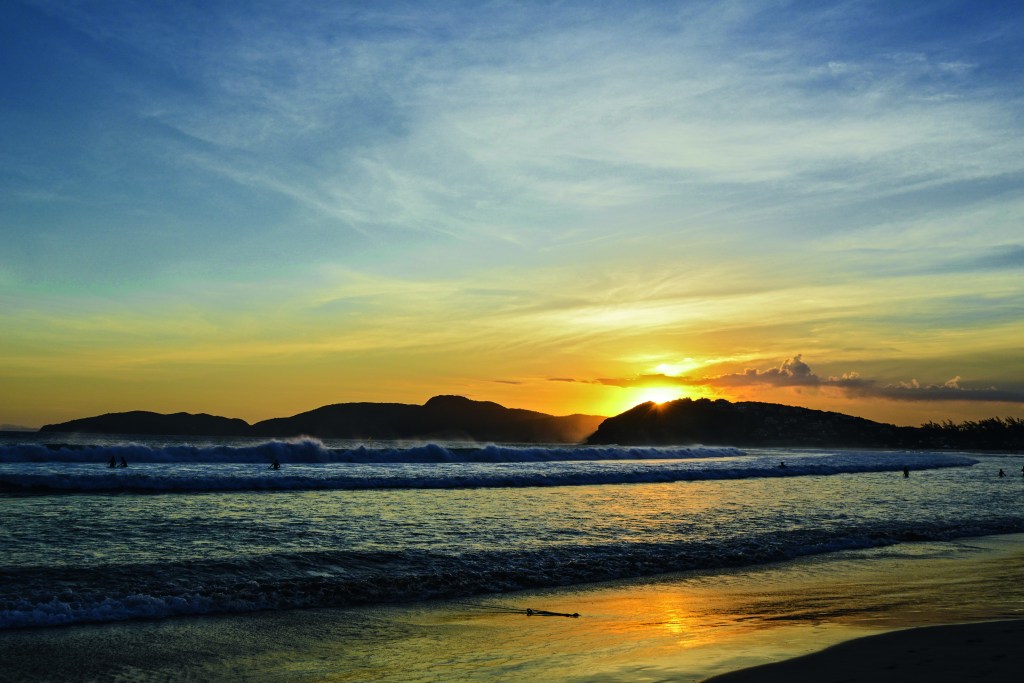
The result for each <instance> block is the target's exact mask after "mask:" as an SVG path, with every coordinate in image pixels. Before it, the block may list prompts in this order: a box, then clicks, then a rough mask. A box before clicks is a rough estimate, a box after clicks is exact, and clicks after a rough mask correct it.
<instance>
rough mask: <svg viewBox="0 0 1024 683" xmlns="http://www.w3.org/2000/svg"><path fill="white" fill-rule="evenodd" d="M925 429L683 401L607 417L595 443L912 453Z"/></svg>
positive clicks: (790, 409) (803, 411) (771, 407)
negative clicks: (840, 448)
mask: <svg viewBox="0 0 1024 683" xmlns="http://www.w3.org/2000/svg"><path fill="white" fill-rule="evenodd" d="M921 436H922V434H921V430H919V429H916V428H913V427H896V426H894V425H890V424H883V423H880V422H873V421H871V420H866V419H864V418H860V417H853V416H851V415H843V414H842V413H832V412H825V411H821V410H811V409H809V408H798V407H794V406H785V405H780V404H777V403H755V402H741V403H730V402H729V401H725V400H722V399H719V400H717V401H711V400H708V399H698V400H696V401H694V400H691V399H688V398H684V399H679V400H677V401H671V402H669V403H663V404H656V403H642V404H640V405H638V406H635V407H634V408H632V409H630V410H627V411H626V412H624V413H622V414H621V415H617V416H615V417H611V418H608V419H607V420H605V421H604V422H602V423H601V426H600V427H598V429H597V431H596V432H595V433H594V434H593V435H592V436H591V437H590V438H589V439H587V443H592V444H608V443H616V444H691V443H701V444H708V445H721V444H728V445H732V446H851V447H861V448H884V447H902V448H914V447H922V446H925V445H927V444H924V443H919V439H920V437H921Z"/></svg>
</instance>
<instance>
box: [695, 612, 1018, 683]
mask: <svg viewBox="0 0 1024 683" xmlns="http://www.w3.org/2000/svg"><path fill="white" fill-rule="evenodd" d="M1021 639H1024V618H1021V619H1013V620H1004V621H988V622H981V623H974V624H948V625H942V626H927V627H918V628H910V629H903V630H897V631H890V632H888V633H882V634H878V635H873V636H865V637H862V638H855V639H853V640H849V641H845V642H842V643H839V644H838V645H833V646H831V647H828V648H826V649H824V650H821V651H820V652H814V653H812V654H809V655H803V656H801V657H795V658H793V659H788V660H784V661H781V662H772V663H770V664H762V665H760V666H755V667H750V668H747V669H740V670H738V671H732V672H729V673H725V674H720V675H717V676H712V677H711V678H707V679H704V682H703V683H757V682H758V681H774V680H777V681H789V682H791V683H812V682H813V683H817V682H818V681H828V680H842V681H844V682H845V683H905V682H906V681H917V680H920V681H928V682H929V683H959V682H960V681H969V680H983V681H993V682H996V683H1002V682H1004V681H1005V682H1007V683H1009V682H1010V681H1019V680H1020V676H1021V671H1020V664H1019V661H1018V658H1017V657H1016V656H1014V654H1013V653H1015V652H1016V650H1017V649H1018V648H1019V647H1020V642H1021Z"/></svg>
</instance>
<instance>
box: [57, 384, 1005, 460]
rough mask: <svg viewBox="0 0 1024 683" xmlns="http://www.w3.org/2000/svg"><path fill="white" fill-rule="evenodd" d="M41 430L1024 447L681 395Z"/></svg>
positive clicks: (974, 432)
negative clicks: (552, 410)
mask: <svg viewBox="0 0 1024 683" xmlns="http://www.w3.org/2000/svg"><path fill="white" fill-rule="evenodd" d="M39 432H42V433H87V434H125V435H165V436H222V437H231V436H250V437H271V438H273V437H297V436H310V437H318V438H343V439H450V440H458V439H466V440H473V441H499V442H508V443H585V444H589V445H605V444H608V445H610V444H618V445H624V446H629V445H647V446H650V445H661V446H669V445H693V444H702V445H710V446H717V445H725V446H739V447H743V446H749V447H757V446H763V447H770V446H785V447H808V448H813V447H853V448H903V449H929V450H936V449H938V450H944V449H964V450H992V451H1020V450H1024V420H1021V419H1017V418H1012V417H1008V418H998V417H993V418H989V419H987V420H981V421H977V422H971V421H968V422H963V423H958V424H956V423H953V422H949V421H947V422H943V423H935V422H930V423H927V424H925V425H922V426H921V427H900V426H896V425H891V424H886V423H881V422H874V421H872V420H868V419H865V418H860V417H855V416H852V415H845V414H842V413H836V412H827V411H821V410H812V409H809V408H800V407H795V406H787V405H781V404H777V403H759V402H738V403H732V402H730V401H726V400H723V399H719V400H717V401H711V400H709V399H698V400H692V399H679V400H676V401H671V402H668V403H662V404H657V403H652V402H648V403H642V404H640V405H637V406H634V407H633V408H631V409H630V410H627V411H625V412H624V413H621V414H619V415H616V416H614V417H610V418H604V417H601V416H598V415H581V414H575V415H567V416H555V415H548V414H546V413H540V412H535V411H531V410H523V409H517V408H506V407H504V406H501V405H499V404H497V403H492V402H489V401H474V400H471V399H468V398H465V397H462V396H435V397H433V398H431V399H430V400H429V401H427V402H426V403H425V404H423V405H414V404H404V403H338V404H333V405H328V406H322V407H320V408H316V409H314V410H310V411H306V412H303V413H299V414H297V415H293V416H291V417H281V418H272V419H269V420H263V421H260V422H256V423H255V424H249V423H248V422H246V421H244V420H241V419H238V418H228V417H220V416H216V415H207V414H205V413H200V414H192V413H173V414H163V413H155V412H149V411H130V412H123V413H107V414H104V415H97V416H94V417H86V418H81V419H77V420H71V421H68V422H62V423H58V424H49V425H45V426H43V427H42V428H41V429H39Z"/></svg>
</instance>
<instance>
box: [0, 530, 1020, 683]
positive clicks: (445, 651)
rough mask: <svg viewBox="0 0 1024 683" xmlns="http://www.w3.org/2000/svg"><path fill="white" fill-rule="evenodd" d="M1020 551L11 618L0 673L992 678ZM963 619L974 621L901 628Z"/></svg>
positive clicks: (1015, 628)
mask: <svg viewBox="0 0 1024 683" xmlns="http://www.w3.org/2000/svg"><path fill="white" fill-rule="evenodd" d="M1022 560H1024V536H1021V535H1014V536H995V537H986V538H975V539H964V540H962V541H957V542H930V543H919V544H904V545H901V546H895V547H889V548H878V549H872V550H860V551H845V552H839V553H832V554H827V555H822V556H818V557H814V558H806V559H803V560H796V561H792V562H786V563H781V564H777V565H769V566H761V567H754V568H749V569H743V570H734V571H720V572H713V573H701V574H680V575H674V576H664V577H659V578H658V579H656V580H648V581H634V582H620V583H614V584H597V585H591V586H583V587H573V588H565V589H555V590H547V591H534V592H522V593H514V594H505V595H500V596H484V597H480V598H478V599H476V600H469V601H464V602H436V603H419V604H411V605H393V606H377V607H373V608H350V609H310V610H293V611H285V612H260V613H253V614H243V615H231V616H210V617H202V618H182V619H170V620H162V621H131V622H121V623H112V624H97V625H81V626H74V627H60V628H40V629H22V630H13V631H8V632H5V633H2V634H0V661H3V662H4V666H3V668H2V669H0V680H4V681H100V680H104V681H105V680H164V681H176V680H233V681H257V680H259V681H265V680H272V681H442V680H467V681H488V680H511V681H515V680H530V679H538V678H542V679H544V680H558V681H623V682H624V681H702V680H706V679H709V678H711V677H712V676H717V675H722V674H728V676H727V677H726V678H722V679H718V680H726V681H748V680H815V681H827V680H835V681H845V680H849V681H857V680H867V679H868V678H870V679H872V680H873V681H878V680H883V681H884V680H896V678H897V677H898V678H899V680H902V681H907V680H928V681H942V680H970V679H971V677H972V676H979V677H981V678H983V679H985V680H1008V679H1003V678H999V676H1002V675H1009V674H1010V673H1014V672H1010V671H1007V667H1009V664H1010V661H1012V660H1011V658H1010V657H1009V656H1008V655H1007V653H1009V652H1011V651H1012V650H1011V647H1012V646H1013V645H1015V644H1016V643H1017V642H1019V638H1020V635H1021V629H1022V628H1024V625H1022V622H1018V621H1012V622H1007V621H999V622H994V621H993V620H1007V619H1013V618H1015V617H1019V616H1020V615H1021V614H1022V613H1024V562H1022ZM527 608H532V609H544V610H549V611H553V612H564V613H569V614H572V613H577V612H578V613H579V614H580V617H579V618H568V617H538V616H528V615H527V614H526V613H525V609H527ZM962 622H981V623H974V624H973V625H970V626H958V627H955V628H946V627H940V628H934V629H933V628H927V629H923V630H902V629H912V627H927V626H933V625H941V624H951V623H962ZM877 634H884V635H881V636H878V637H871V638H867V639H861V640H855V639H858V638H861V637H863V636H876V635H877ZM833 645H836V646H837V647H835V648H832V649H828V650H825V651H824V652H820V651H822V650H823V649H825V648H829V647H830V646H833ZM812 653H816V654H812ZM804 655H808V656H807V657H805V658H800V659H794V658H797V657H803V656H804ZM761 665H769V666H770V668H767V669H750V667H757V666H761ZM729 672H736V673H729ZM887 676H888V678H886V677H887ZM943 676H947V677H946V678H943Z"/></svg>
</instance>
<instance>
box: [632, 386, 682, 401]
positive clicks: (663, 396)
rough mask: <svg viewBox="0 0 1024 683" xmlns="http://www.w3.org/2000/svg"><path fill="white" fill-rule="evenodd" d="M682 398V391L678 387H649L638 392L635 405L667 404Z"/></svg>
mask: <svg viewBox="0 0 1024 683" xmlns="http://www.w3.org/2000/svg"><path fill="white" fill-rule="evenodd" d="M682 397H683V391H682V389H680V388H678V387H649V388H646V389H641V390H640V391H639V392H638V394H637V398H638V400H637V403H646V402H647V401H653V402H654V403H668V402H669V401H674V400H676V399H677V398H682Z"/></svg>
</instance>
